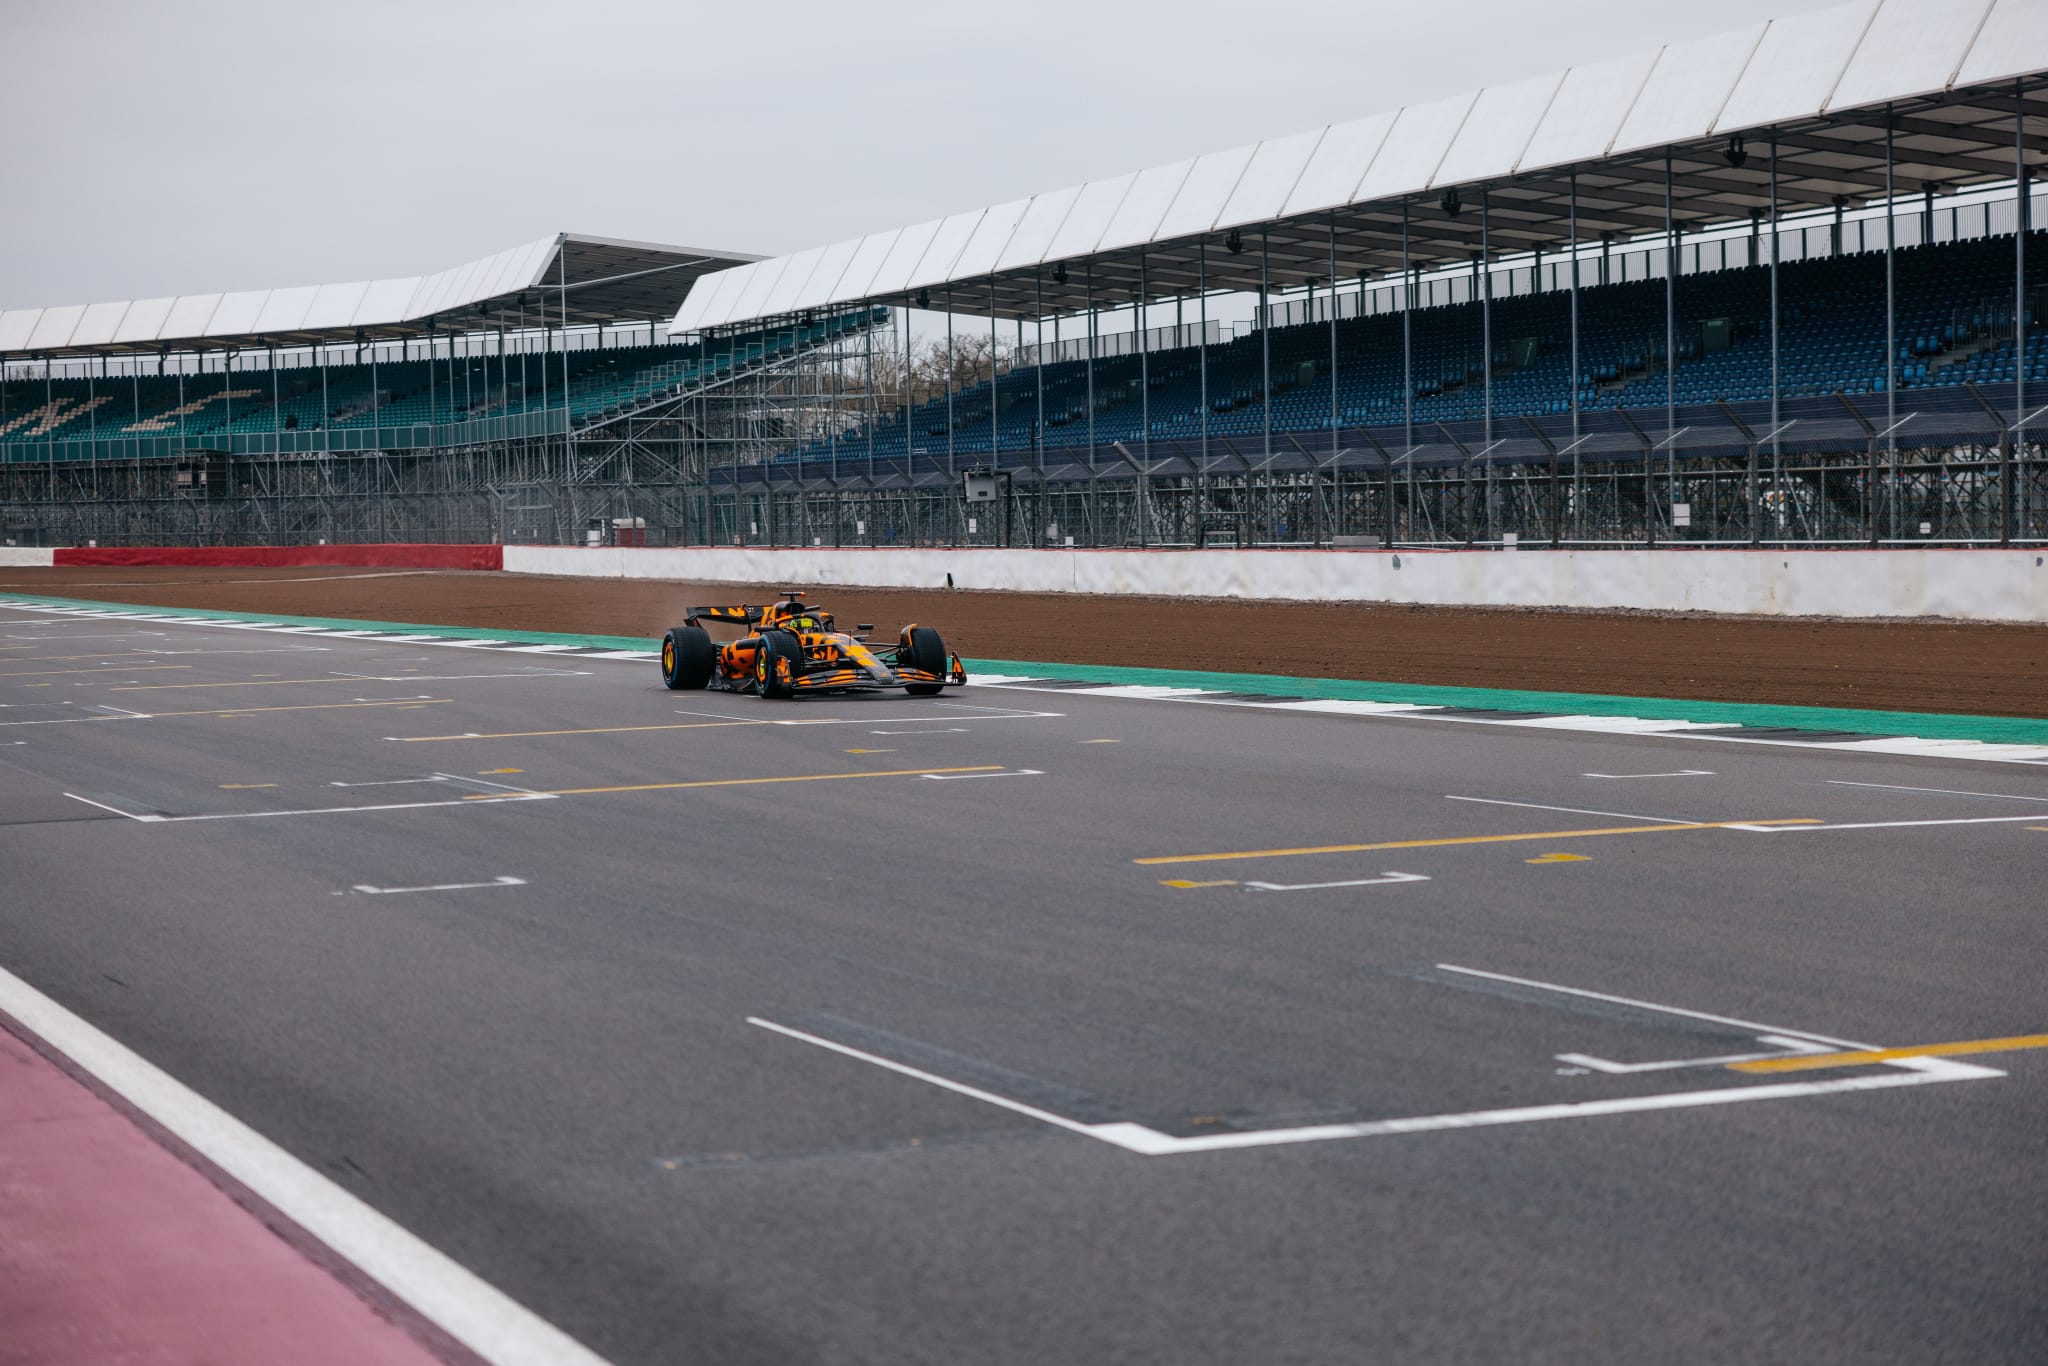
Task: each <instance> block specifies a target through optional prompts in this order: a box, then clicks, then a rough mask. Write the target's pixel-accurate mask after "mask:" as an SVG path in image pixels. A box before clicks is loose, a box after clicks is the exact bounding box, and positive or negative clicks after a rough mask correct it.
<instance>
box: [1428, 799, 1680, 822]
mask: <svg viewBox="0 0 2048 1366" xmlns="http://www.w3.org/2000/svg"><path fill="white" fill-rule="evenodd" d="M1444 800H1445V801H1447V802H1483V803H1485V804H1486V805H1487V806H1521V807H1527V808H1528V809H1529V810H1531V811H1567V812H1570V813H1571V814H1572V815H1574V816H1615V817H1618V818H1620V819H1622V820H1627V821H1649V822H1651V823H1653V824H1656V825H1694V824H1697V822H1695V821H1688V820H1674V819H1673V818H1672V817H1670V816H1644V815H1641V814H1639V813H1637V812H1634V811H1594V810H1592V809H1591V808H1589V807H1584V806H1545V805H1543V804H1542V803H1541V802H1510V801H1503V800H1501V799H1500V798H1498V797H1453V796H1451V795H1450V794H1448V793H1446V794H1445V795H1444Z"/></svg>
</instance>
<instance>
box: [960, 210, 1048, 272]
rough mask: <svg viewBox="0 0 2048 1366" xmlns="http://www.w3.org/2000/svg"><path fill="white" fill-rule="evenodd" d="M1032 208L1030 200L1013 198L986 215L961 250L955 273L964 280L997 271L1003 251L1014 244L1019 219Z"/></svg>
mask: <svg viewBox="0 0 2048 1366" xmlns="http://www.w3.org/2000/svg"><path fill="white" fill-rule="evenodd" d="M1030 207H1031V201H1030V200H1028V199H1013V200H1011V201H1010V202H1009V203H1007V204H997V205H996V206H994V207H993V208H991V209H990V210H989V211H988V212H987V213H985V214H983V215H982V217H981V226H980V227H977V228H976V229H975V230H974V236H972V237H970V238H968V239H967V245H966V246H964V247H962V248H961V249H960V259H959V260H957V261H955V262H954V263H953V273H954V274H955V275H957V276H959V277H960V278H961V279H963V280H971V279H973V278H974V277H975V276H977V275H986V274H988V273H989V272H990V271H992V270H994V269H995V268H996V262H997V261H998V260H999V259H1000V258H1001V257H1002V254H1003V248H1004V247H1006V246H1008V245H1009V244H1010V234H1011V233H1013V232H1015V231H1017V224H1018V222H1019V220H1021V219H1022V218H1023V217H1024V211H1025V210H1026V209H1028V208H1030Z"/></svg>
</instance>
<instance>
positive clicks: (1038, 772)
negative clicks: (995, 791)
mask: <svg viewBox="0 0 2048 1366" xmlns="http://www.w3.org/2000/svg"><path fill="white" fill-rule="evenodd" d="M918 776H920V777H923V778H928V779H930V780H931V781H932V782H935V783H957V782H962V781H964V780H966V779H968V778H1043V777H1044V776H1045V770H1044V769H1042V768H1013V769H1011V770H1009V771H1008V772H1007V773H924V774H920V775H918Z"/></svg>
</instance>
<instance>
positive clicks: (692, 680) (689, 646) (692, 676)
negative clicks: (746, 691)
mask: <svg viewBox="0 0 2048 1366" xmlns="http://www.w3.org/2000/svg"><path fill="white" fill-rule="evenodd" d="M717 664H718V651H717V650H716V649H714V648H712V644H711V636H710V634H709V633H708V632H706V631H705V630H704V628H703V627H701V626H671V627H670V628H669V631H668V634H667V635H665V636H663V637H662V638H661V681H662V685H663V686H664V687H666V688H667V689H668V690H669V691H670V692H692V691H696V690H698V689H701V688H705V687H708V686H709V685H710V683H711V673H712V670H713V669H714V668H716V667H717Z"/></svg>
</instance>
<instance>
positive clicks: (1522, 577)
mask: <svg viewBox="0 0 2048 1366" xmlns="http://www.w3.org/2000/svg"><path fill="white" fill-rule="evenodd" d="M2044 558H2048V556H2044V553H2043V552H2042V551H2039V550H1919V549H1903V550H1782V551H1781V550H1713V551H1684V550H1608V551H1578V550H1524V551H1518V552H1513V553H1502V552H1495V551H1413V550H1403V551H1399V552H1396V553H1388V552H1383V551H1317V550H1199V551H1194V550H1190V551H1170V550H1169V551H1159V550H1152V551H1146V550H986V549H957V550H945V549H919V550H911V549H889V550H868V549H861V550H826V549H808V550H807V549H780V550H778V549H766V548H754V547H746V548H737V547H735V548H726V547H714V548H705V549H645V550H642V549H623V548H595V549H587V548H582V547H575V546H506V547H505V558H504V567H505V568H506V569H507V570H510V571H513V572H515V573H526V574H560V575H571V576H581V577H592V578H629V579H673V580H678V581H689V582H709V583H787V584H792V585H802V584H848V585H858V586H863V587H875V588H932V587H939V586H943V585H944V584H946V582H947V576H948V575H951V576H952V583H953V584H954V586H956V587H959V588H981V589H1007V590H1012V591H1021V592H1035V593H1047V592H1073V593H1114V594H1140V595H1150V596H1159V597H1213V598H1254V599H1276V600H1287V601H1296V602H1390V603H1419V604H1428V605H1432V606H1460V607H1569V608H1579V609H1603V608H1605V609H1614V608H1623V609H1638V610H1649V611H1670V612H1725V613H1739V614H1744V615H1752V616H1823V617H1951V618H1958V619H1962V620H1971V621H2015V622H2048V565H2044V563H2043V561H2044Z"/></svg>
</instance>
